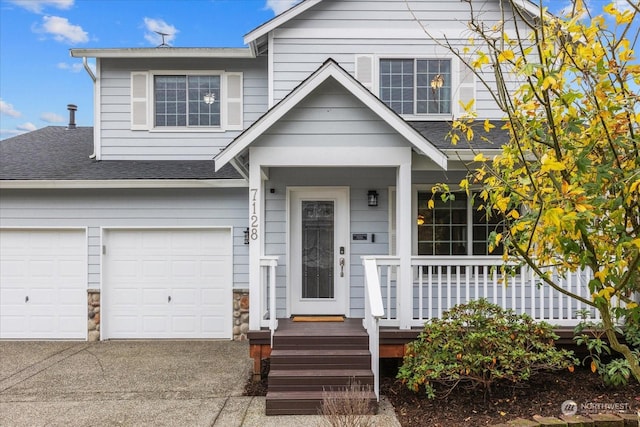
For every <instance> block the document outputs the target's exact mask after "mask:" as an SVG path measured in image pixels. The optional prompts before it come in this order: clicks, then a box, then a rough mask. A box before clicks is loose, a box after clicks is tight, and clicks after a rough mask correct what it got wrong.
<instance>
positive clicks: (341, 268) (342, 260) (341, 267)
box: [340, 258, 344, 277]
mask: <svg viewBox="0 0 640 427" xmlns="http://www.w3.org/2000/svg"><path fill="white" fill-rule="evenodd" d="M340 277H344V258H340Z"/></svg>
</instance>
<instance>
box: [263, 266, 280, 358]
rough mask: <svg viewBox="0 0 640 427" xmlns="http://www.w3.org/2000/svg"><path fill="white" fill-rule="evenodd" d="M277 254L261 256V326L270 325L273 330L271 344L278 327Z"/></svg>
mask: <svg viewBox="0 0 640 427" xmlns="http://www.w3.org/2000/svg"><path fill="white" fill-rule="evenodd" d="M277 266H278V257H277V256H263V257H261V258H260V277H261V279H260V292H261V293H262V298H260V301H261V305H262V306H261V307H260V327H268V328H269V331H270V332H271V346H273V333H274V332H275V330H276V329H278V318H277V315H276V267H277Z"/></svg>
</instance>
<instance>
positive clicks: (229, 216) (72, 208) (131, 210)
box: [0, 188, 249, 289]
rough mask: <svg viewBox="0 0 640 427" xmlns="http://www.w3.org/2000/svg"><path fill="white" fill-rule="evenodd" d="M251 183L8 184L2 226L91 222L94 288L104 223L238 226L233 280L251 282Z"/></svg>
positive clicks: (90, 265)
mask: <svg viewBox="0 0 640 427" xmlns="http://www.w3.org/2000/svg"><path fill="white" fill-rule="evenodd" d="M248 197H249V196H248V192H247V190H246V189H240V188H238V189H206V190H201V189H171V190H161V189H144V190H138V189H117V190H110V189H107V190H105V189H103V190H28V191H25V190H3V191H2V205H1V209H0V210H1V214H2V227H43V228H46V227H87V229H88V233H87V234H88V239H87V245H88V248H87V252H88V269H87V270H88V277H87V285H88V287H89V288H96V289H97V288H100V259H101V236H100V235H101V228H109V227H126V228H130V227H233V263H234V265H233V286H234V288H236V289H248V288H249V267H248V264H249V250H248V248H249V247H248V246H247V245H245V244H244V230H245V229H246V227H247V226H248V220H247V212H248Z"/></svg>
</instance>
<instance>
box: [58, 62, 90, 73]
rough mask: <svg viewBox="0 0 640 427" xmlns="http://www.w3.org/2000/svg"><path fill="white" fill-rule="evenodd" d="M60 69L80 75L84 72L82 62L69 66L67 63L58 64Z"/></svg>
mask: <svg viewBox="0 0 640 427" xmlns="http://www.w3.org/2000/svg"><path fill="white" fill-rule="evenodd" d="M58 68H60V69H61V70H69V71H71V72H72V73H79V72H80V71H82V70H84V66H83V65H82V64H81V63H80V62H74V63H73V64H68V63H66V62H58Z"/></svg>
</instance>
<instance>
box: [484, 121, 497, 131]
mask: <svg viewBox="0 0 640 427" xmlns="http://www.w3.org/2000/svg"><path fill="white" fill-rule="evenodd" d="M494 127H495V126H494V125H492V124H491V122H490V121H489V120H485V121H484V131H485V132H489V131H490V130H491V129H493V128H494Z"/></svg>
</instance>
